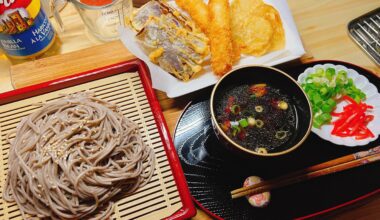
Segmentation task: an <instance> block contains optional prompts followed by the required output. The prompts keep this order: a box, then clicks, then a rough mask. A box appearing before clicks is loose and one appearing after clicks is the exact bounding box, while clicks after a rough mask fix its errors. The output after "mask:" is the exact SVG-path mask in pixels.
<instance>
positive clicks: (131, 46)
mask: <svg viewBox="0 0 380 220" xmlns="http://www.w3.org/2000/svg"><path fill="white" fill-rule="evenodd" d="M265 2H266V3H268V4H270V5H272V6H273V7H275V8H276V9H277V10H278V12H279V13H280V16H281V20H282V24H283V26H284V30H285V37H286V45H285V48H284V49H283V50H280V51H275V52H271V53H268V54H266V55H265V56H262V57H254V56H242V58H241V59H240V62H238V63H236V64H235V65H234V67H233V68H234V69H236V68H239V67H242V66H245V65H252V64H256V65H267V66H273V65H277V64H280V63H284V62H287V61H290V60H294V59H297V58H299V57H301V56H302V55H303V54H304V53H305V50H304V48H303V45H302V41H301V39H300V36H299V33H298V31H297V27H296V25H295V22H294V19H293V16H292V14H291V12H290V9H289V6H288V4H287V2H286V1H276V0H265ZM170 3H173V2H170ZM173 4H175V3H173ZM119 32H120V39H121V41H122V42H123V44H124V45H125V47H126V48H127V49H128V50H129V51H130V52H131V53H133V54H134V55H135V56H136V57H138V58H140V59H141V60H143V61H144V62H145V63H146V64H147V65H148V67H149V69H150V72H151V77H152V84H153V88H155V89H158V90H161V91H164V92H166V94H167V96H168V97H170V98H175V97H178V96H182V95H185V94H188V93H191V92H194V91H197V90H200V89H203V88H205V87H208V86H211V85H214V84H215V83H216V82H217V81H218V77H217V76H215V75H214V74H213V73H212V71H211V68H210V66H204V70H203V71H202V72H201V73H199V74H197V76H196V77H194V78H192V79H191V80H189V81H188V82H183V81H181V80H178V79H177V78H175V77H174V76H172V75H171V74H169V73H168V72H166V71H165V70H163V69H161V68H160V67H159V66H157V65H156V64H154V63H152V62H150V60H149V57H148V56H147V55H146V54H145V53H144V51H143V50H142V49H141V48H140V46H139V44H138V43H137V42H136V40H135V35H136V33H135V32H134V31H133V30H131V29H130V28H128V27H120V29H119Z"/></svg>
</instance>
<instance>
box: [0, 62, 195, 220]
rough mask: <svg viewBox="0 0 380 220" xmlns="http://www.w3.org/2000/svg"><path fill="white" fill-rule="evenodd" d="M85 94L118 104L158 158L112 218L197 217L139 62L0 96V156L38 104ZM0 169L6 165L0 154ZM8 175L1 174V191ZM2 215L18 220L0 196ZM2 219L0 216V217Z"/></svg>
mask: <svg viewBox="0 0 380 220" xmlns="http://www.w3.org/2000/svg"><path fill="white" fill-rule="evenodd" d="M83 90H89V91H92V92H94V93H95V95H96V96H97V97H99V98H103V99H105V100H107V101H110V102H114V103H116V104H117V105H118V106H119V107H120V109H121V111H122V112H123V114H124V115H126V116H127V117H128V118H130V119H131V120H133V121H135V122H136V123H138V124H139V126H140V130H141V132H142V135H143V138H144V141H145V143H147V144H148V145H149V146H150V147H152V148H153V150H154V152H155V155H156V166H155V174H154V176H153V177H152V179H151V181H150V182H149V183H148V184H147V185H146V186H144V187H142V188H141V189H139V190H138V191H137V192H135V193H134V194H132V195H130V196H125V197H124V198H121V199H120V200H118V201H117V202H116V204H115V210H114V213H113V216H112V218H113V219H132V218H133V219H136V218H137V219H139V218H141V219H185V218H190V217H192V216H194V215H195V208H194V205H193V202H192V200H191V196H190V193H189V190H188V186H187V183H186V180H185V177H184V175H183V171H182V168H181V165H180V162H179V159H178V156H177V154H176V151H175V148H174V145H173V142H172V139H171V137H170V134H169V131H168V128H167V125H166V122H165V120H164V117H163V115H162V111H161V109H160V105H159V103H158V101H157V98H156V96H155V94H154V91H153V89H152V86H151V81H150V74H149V71H148V69H147V66H146V65H145V64H144V63H143V62H142V61H140V60H138V59H134V60H131V61H127V62H123V63H118V64H114V65H111V66H107V67H103V68H99V69H95V70H91V71H87V72H83V73H79V74H75V75H72V76H68V77H63V78H60V79H57V80H53V81H49V82H45V83H41V84H37V85H33V86H29V87H25V88H21V89H16V90H14V91H10V92H7V93H3V94H0V135H1V137H2V138H1V139H2V140H1V148H0V155H7V153H8V151H9V144H8V143H6V141H5V138H4V137H5V135H7V133H8V132H9V131H11V130H13V129H14V128H15V127H16V126H17V124H18V122H19V120H20V119H21V118H22V117H24V116H26V115H28V114H30V112H33V111H34V110H35V109H36V108H38V107H36V106H35V105H32V104H33V103H36V102H46V101H51V100H54V99H57V98H59V97H60V95H61V94H67V93H73V92H79V91H83ZM0 160H1V164H0V171H4V170H5V168H6V167H7V158H6V156H0ZM5 175H6V172H0V189H2V187H3V185H4V180H5V178H6V177H5ZM0 204H2V209H1V210H0V216H3V217H7V218H8V219H15V218H19V217H20V212H19V210H18V207H17V205H14V204H11V203H9V204H8V203H6V202H5V201H3V200H2V198H0ZM3 217H2V218H3Z"/></svg>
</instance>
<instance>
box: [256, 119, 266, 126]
mask: <svg viewBox="0 0 380 220" xmlns="http://www.w3.org/2000/svg"><path fill="white" fill-rule="evenodd" d="M263 126H264V122H263V121H262V120H260V119H257V120H256V127H258V128H262V127H263Z"/></svg>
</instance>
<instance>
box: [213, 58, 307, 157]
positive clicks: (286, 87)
mask: <svg viewBox="0 0 380 220" xmlns="http://www.w3.org/2000/svg"><path fill="white" fill-rule="evenodd" d="M261 83H265V84H267V85H268V86H270V87H272V88H275V89H279V90H280V93H281V94H283V95H286V96H287V97H288V98H289V100H290V102H291V103H290V105H289V108H293V109H294V111H295V116H296V118H295V126H296V127H295V130H294V132H293V134H292V136H291V138H289V140H288V141H286V142H285V143H283V144H282V145H281V146H280V149H282V150H281V151H276V152H266V153H259V152H257V151H255V150H251V149H255V147H258V146H249V148H247V147H245V146H242V145H240V144H238V143H236V142H235V141H233V140H232V139H231V138H230V137H228V135H227V134H225V133H224V132H223V130H222V128H221V127H220V125H219V124H218V121H217V118H216V105H217V103H218V100H220V99H222V97H223V96H224V94H225V92H226V90H227V89H228V88H231V87H233V86H240V85H253V84H261ZM210 110H211V121H212V126H213V129H214V132H215V134H216V136H217V137H218V139H219V141H220V142H222V143H223V144H224V145H225V146H226V147H227V148H228V149H230V150H232V151H234V152H236V153H237V154H240V155H243V156H245V157H256V158H257V157H274V156H280V155H284V154H287V153H289V152H291V151H293V150H295V149H296V148H298V147H299V146H300V145H301V144H302V143H303V142H304V141H305V140H306V138H307V137H308V135H309V134H310V131H311V127H312V118H313V117H312V110H311V104H310V102H309V100H308V98H307V95H306V93H305V92H304V91H303V89H302V88H301V86H300V85H299V84H298V83H297V81H295V80H294V79H293V78H291V77H290V76H289V75H288V74H286V73H285V72H283V71H281V70H278V69H276V68H273V67H266V66H245V67H242V68H239V69H235V70H232V71H230V72H228V73H227V74H225V75H224V76H223V77H222V78H221V79H220V80H219V81H218V82H217V83H216V85H215V86H214V89H213V90H212V93H211V99H210ZM251 144H252V143H251Z"/></svg>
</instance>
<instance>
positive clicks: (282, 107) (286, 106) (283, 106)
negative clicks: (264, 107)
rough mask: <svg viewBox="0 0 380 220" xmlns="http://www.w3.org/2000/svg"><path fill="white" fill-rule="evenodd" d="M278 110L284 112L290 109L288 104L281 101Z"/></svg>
mask: <svg viewBox="0 0 380 220" xmlns="http://www.w3.org/2000/svg"><path fill="white" fill-rule="evenodd" d="M277 106H278V108H280V109H282V110H286V109H288V107H289V106H288V103H286V102H284V101H279V102H278V104H277Z"/></svg>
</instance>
